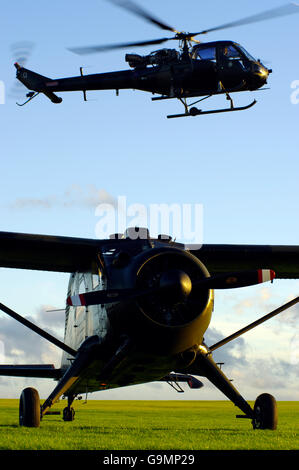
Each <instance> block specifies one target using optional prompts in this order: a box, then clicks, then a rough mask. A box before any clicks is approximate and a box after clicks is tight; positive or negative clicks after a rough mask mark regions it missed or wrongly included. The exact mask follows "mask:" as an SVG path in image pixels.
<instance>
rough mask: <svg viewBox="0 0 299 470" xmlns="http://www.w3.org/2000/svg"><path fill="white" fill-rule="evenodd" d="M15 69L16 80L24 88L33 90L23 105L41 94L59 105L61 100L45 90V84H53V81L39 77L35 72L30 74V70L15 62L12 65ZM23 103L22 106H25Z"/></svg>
mask: <svg viewBox="0 0 299 470" xmlns="http://www.w3.org/2000/svg"><path fill="white" fill-rule="evenodd" d="M14 65H15V67H16V69H17V79H18V80H19V81H20V82H21V83H23V85H25V87H26V88H28V89H29V90H33V92H34V93H32V92H30V93H27V95H26V96H27V98H29V99H28V100H27V101H26V102H25V103H28V101H30V100H31V99H33V98H34V97H35V96H37V94H39V93H43V94H44V95H45V96H46V97H47V98H49V100H51V101H52V103H61V102H62V98H60V97H59V96H57V95H55V94H54V93H53V92H52V91H49V90H48V89H46V87H47V84H48V83H49V82H52V81H53V82H55V80H51V79H50V78H48V77H45V76H44V75H39V74H38V73H36V72H32V70H28V69H25V68H24V67H21V66H20V65H19V64H18V63H17V62H16V63H15V64H14ZM25 103H24V104H25Z"/></svg>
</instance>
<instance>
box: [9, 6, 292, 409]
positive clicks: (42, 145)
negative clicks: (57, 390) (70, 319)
mask: <svg viewBox="0 0 299 470" xmlns="http://www.w3.org/2000/svg"><path fill="white" fill-rule="evenodd" d="M136 1H137V0H136ZM138 4H139V5H141V6H143V7H146V8H148V9H149V10H150V11H151V12H152V13H153V14H155V15H156V16H157V17H159V18H161V19H162V20H165V22H167V23H168V24H171V25H173V26H174V27H175V28H176V29H177V30H180V31H182V30H183V31H185V30H187V31H198V30H203V29H207V28H210V27H214V26H217V25H219V24H223V23H226V22H230V21H233V20H235V19H239V18H242V17H245V16H249V15H253V14H256V13H258V12H260V11H264V10H266V9H269V8H275V7H278V6H281V5H282V4H283V2H282V1H281V0H269V1H267V2H262V3H261V2H258V1H257V0H250V1H249V0H243V1H242V2H238V1H236V0H231V1H229V2H225V3H224V2H222V1H220V0H212V1H210V2H208V3H207V2H206V3H205V4H204V6H203V5H202V4H201V3H200V2H195V1H189V2H187V4H186V2H185V3H182V2H180V1H178V0H163V1H162V2H161V1H158V0H152V1H151V2H150V7H148V6H147V4H148V2H146V1H145V0H138ZM298 24H299V15H292V16H287V17H283V18H277V19H273V20H271V21H265V22H263V23H257V24H251V25H247V26H242V27H236V28H234V29H228V30H225V31H223V32H221V31H219V32H217V33H216V32H215V33H211V34H209V35H208V36H206V37H204V40H205V41H209V40H210V41H214V40H222V39H229V40H234V41H237V42H239V43H240V44H241V45H242V46H244V47H245V48H246V49H247V50H248V51H249V52H250V53H251V54H252V55H253V56H254V57H256V58H260V59H261V61H262V62H263V63H265V65H266V66H267V67H269V68H272V69H273V73H272V74H271V75H270V78H269V83H268V87H269V89H267V90H265V91H257V92H252V93H247V92H246V93H239V94H236V95H235V96H233V97H234V99H235V104H236V105H245V104H248V103H249V102H251V101H252V100H253V99H256V100H257V104H256V105H255V106H254V107H253V108H251V109H249V110H247V111H243V112H240V113H239V112H236V113H225V114H218V115H207V116H199V117H196V118H184V119H171V120H168V119H167V118H166V116H167V115H168V114H172V113H177V112H183V109H182V106H181V104H180V103H179V102H177V101H172V100H169V101H168V100H167V101H158V102H152V101H151V95H150V94H147V93H145V92H141V91H133V90H124V91H122V90H120V93H119V96H116V94H115V92H113V91H102V92H100V91H99V92H88V93H87V97H88V102H84V100H83V95H82V93H80V92H76V93H64V94H62V93H61V94H60V96H61V97H62V98H63V103H62V104H59V105H54V104H52V103H51V102H50V101H49V100H47V99H46V98H45V97H44V96H38V97H37V98H36V99H35V100H33V101H32V102H31V103H29V104H28V105H26V106H24V107H18V106H16V101H19V102H22V101H24V99H25V93H26V92H27V91H26V90H25V88H23V89H21V91H20V89H19V91H18V92H16V82H15V69H14V67H13V63H14V62H15V60H16V59H17V58H18V53H19V51H20V46H19V44H20V43H21V44H25V43H26V47H25V49H26V54H27V55H28V60H27V63H26V67H28V68H29V69H32V70H34V71H35V72H37V73H40V74H42V75H45V76H47V77H50V78H61V77H67V76H73V75H78V74H79V68H80V67H84V73H86V74H87V73H100V72H108V71H114V70H125V69H127V68H128V64H126V63H125V60H124V56H125V53H126V52H127V51H126V50H120V51H119V50H118V51H111V52H106V53H102V54H97V55H89V56H84V57H83V56H78V55H75V54H73V53H72V52H70V51H69V50H68V48H70V47H76V46H85V45H90V44H106V43H108V44H110V43H113V42H130V41H142V40H148V39H154V38H159V37H164V36H165V32H163V31H162V34H161V30H159V29H158V28H157V27H155V26H154V25H151V24H148V23H146V22H145V21H143V20H142V19H140V18H137V17H136V16H134V15H132V14H129V13H128V12H126V11H124V10H122V9H120V8H117V7H116V6H114V5H113V4H111V3H110V2H109V1H107V0H86V1H85V2H84V4H82V1H78V0H72V1H70V0H65V1H64V2H60V1H58V0H52V2H51V5H50V7H49V6H48V8H46V9H40V8H37V5H36V2H33V1H32V0H28V1H27V2H25V3H24V2H23V1H21V0H15V1H14V2H13V3H12V2H5V5H4V6H2V25H1V45H0V50H1V54H0V85H1V86H0V101H1V98H2V101H1V103H2V104H0V122H1V140H0V155H1V185H0V195H1V200H0V214H1V218H0V221H1V222H0V230H1V231H9V232H10V231H11V232H22V233H36V234H48V235H65V236H73V237H86V238H96V236H97V223H98V221H99V218H98V216H97V212H96V208H97V207H98V205H99V204H100V203H104V202H110V203H111V201H115V200H117V198H118V197H125V198H126V201H127V204H128V205H129V206H130V205H134V204H139V205H143V206H144V207H146V208H148V207H150V206H151V205H152V204H162V203H164V204H168V205H171V204H179V205H180V206H182V205H183V204H190V205H195V204H199V205H201V207H202V241H203V242H204V243H229V244H239V243H246V244H270V245H297V244H298V233H299V217H298V193H299V190H298V174H299V155H298V137H297V136H298V124H299V104H298V103H297V101H298V97H299V93H298V89H299V82H297V81H299V65H298V61H297V60H296V57H297V52H298V46H299V40H298ZM174 46H175V45H174V44H173V43H172V42H171V43H169V44H167V45H166V47H174ZM153 49H154V48H153V47H145V48H143V49H138V50H137V51H136V52H137V53H140V54H147V53H149V52H151V51H152V50H153ZM29 52H30V53H29ZM131 52H135V51H133V50H131ZM58 95H59V93H58ZM206 103H207V104H206V109H211V108H213V107H219V106H220V107H223V106H227V103H226V101H225V99H224V98H213V99H211V101H210V102H206ZM171 235H173V234H171ZM67 284H68V275H67V274H61V273H52V272H51V273H50V272H34V271H27V270H13V269H0V285H1V302H2V303H4V304H7V305H8V306H10V307H11V308H13V309H15V310H16V311H17V312H19V313H20V314H22V315H25V316H26V317H28V318H31V319H32V321H35V322H36V323H38V324H39V325H40V326H42V327H44V328H47V329H48V330H49V331H51V332H52V333H53V334H57V335H61V334H62V330H63V313H61V312H48V310H51V309H54V308H56V309H59V308H62V307H63V306H64V305H65V297H66V289H67ZM298 286H299V281H298V280H276V281H275V282H274V283H273V284H271V285H262V286H253V287H250V288H244V289H240V290H235V291H232V290H230V291H227V292H216V293H215V311H214V314H213V318H212V322H211V325H210V329H209V330H208V332H207V335H206V338H205V339H206V342H207V344H213V343H215V342H217V341H218V340H219V339H222V338H223V337H225V336H226V335H229V334H231V333H233V332H234V331H236V330H238V329H239V328H241V327H243V326H245V325H246V324H248V323H251V322H252V321H254V320H256V319H257V318H258V317H259V316H262V315H264V314H266V313H268V312H270V311H271V310H273V309H274V308H276V307H278V306H279V305H281V304H283V303H285V302H287V301H288V300H290V299H292V298H294V297H296V296H297V295H298ZM298 313H299V308H298V307H297V308H296V307H293V308H292V309H290V310H289V311H287V312H285V313H282V314H281V315H280V316H279V317H276V318H275V319H272V320H270V321H269V322H268V323H267V324H265V325H263V326H260V327H258V328H257V329H255V330H253V331H251V332H249V333H247V334H246V335H244V336H242V337H241V338H239V339H238V340H236V341H235V342H234V343H231V344H230V345H229V346H225V347H224V348H222V349H220V350H219V351H217V352H215V355H214V357H215V358H216V359H217V360H218V361H220V362H225V365H224V368H223V370H224V372H225V373H226V374H227V375H228V376H229V377H231V378H232V379H233V380H234V384H235V386H236V387H237V388H238V390H239V391H240V393H242V394H243V396H244V397H245V398H246V399H249V400H254V399H255V397H256V396H257V395H258V394H260V393H263V392H265V391H267V392H269V393H271V394H273V395H274V396H275V397H276V398H277V399H278V400H299V391H298V390H299V388H298V361H299V359H298V345H299V338H298V333H297V330H298ZM0 325H1V326H0V355H1V356H2V359H1V362H3V363H11V364H13V363H15V364H17V363H26V362H27V363H40V362H41V363H54V364H55V365H56V366H57V367H59V361H60V356H61V353H60V351H59V350H57V348H55V347H53V346H52V345H50V344H48V343H47V342H46V341H45V340H42V339H40V338H39V337H38V336H37V335H35V334H34V333H31V332H30V331H29V330H26V329H25V328H24V327H23V326H21V325H19V324H17V323H16V322H15V321H14V320H12V319H9V318H8V317H5V316H4V314H3V315H2V314H1V315H0ZM203 382H204V385H205V386H204V388H203V389H201V390H200V391H194V390H189V389H188V388H187V389H186V392H185V393H184V394H176V392H174V391H173V390H172V389H171V388H170V387H169V386H168V385H167V384H159V383H154V384H149V385H145V386H138V387H127V388H125V389H119V390H113V391H107V392H100V393H96V394H91V395H90V397H91V398H102V399H120V398H126V399H138V398H140V399H143V398H146V399H161V398H165V399H179V400H184V399H187V400H193V399H223V398H224V396H223V395H222V394H221V393H220V392H218V390H216V389H215V388H214V387H213V386H212V385H210V384H209V383H208V382H207V381H206V380H205V379H203ZM24 385H25V386H29V385H32V386H35V387H36V388H38V389H39V391H40V395H41V396H42V397H44V398H46V397H47V394H49V393H50V392H51V391H52V389H53V387H54V382H53V381H48V380H43V379H41V380H38V381H36V380H34V379H26V380H23V379H14V378H5V377H2V378H0V397H1V398H4V397H18V396H19V395H20V393H21V391H22V389H23V388H24Z"/></svg>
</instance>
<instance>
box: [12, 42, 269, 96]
mask: <svg viewBox="0 0 299 470" xmlns="http://www.w3.org/2000/svg"><path fill="white" fill-rule="evenodd" d="M226 50H229V53H230V55H228V56H225V51H226ZM126 59H127V61H128V62H129V64H130V66H131V67H132V68H133V70H121V71H115V72H108V73H100V74H92V75H83V73H82V69H81V75H79V76H75V77H68V78H59V79H48V78H47V77H43V76H42V75H38V74H35V73H34V72H31V71H29V70H27V69H24V68H22V67H19V68H17V78H18V79H19V80H20V81H21V82H22V83H23V84H24V85H25V86H27V87H28V88H29V89H30V90H33V91H35V92H41V93H45V94H47V93H50V94H51V93H55V92H66V91H84V92H85V91H90V90H117V91H118V90H121V89H136V90H141V91H146V92H150V93H153V94H160V95H162V96H166V97H169V98H180V97H188V96H190V97H191V96H205V95H213V94H218V93H227V92H234V91H246V90H256V89H258V88H260V87H262V86H263V85H264V84H265V83H266V82H267V78H268V75H269V73H270V72H271V71H270V70H268V69H266V68H265V67H264V66H263V65H262V64H261V63H260V62H259V61H256V60H255V59H253V58H252V57H251V56H249V54H248V53H246V51H245V50H244V49H243V48H242V49H241V46H239V45H237V44H236V43H233V42H231V41H217V42H213V43H205V44H204V45H199V46H195V47H194V48H193V49H192V52H191V53H190V54H189V53H188V54H187V55H186V54H184V52H183V53H182V54H181V55H179V54H178V53H177V51H176V50H174V49H161V50H159V51H155V52H153V53H152V54H150V55H149V56H144V57H142V56H138V55H133V54H129V55H127V56H126Z"/></svg>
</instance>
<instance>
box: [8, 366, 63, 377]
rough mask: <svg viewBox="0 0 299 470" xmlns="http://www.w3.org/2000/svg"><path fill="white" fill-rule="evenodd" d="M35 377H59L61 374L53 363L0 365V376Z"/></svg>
mask: <svg viewBox="0 0 299 470" xmlns="http://www.w3.org/2000/svg"><path fill="white" fill-rule="evenodd" d="M1 375H6V376H10V377H37V378H44V379H59V378H60V377H61V376H62V375H63V374H62V372H61V369H55V367H54V365H53V364H41V365H39V364H34V365H27V364H26V365H17V366H15V365H3V364H1V366H0V376H1Z"/></svg>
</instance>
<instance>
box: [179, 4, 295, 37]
mask: <svg viewBox="0 0 299 470" xmlns="http://www.w3.org/2000/svg"><path fill="white" fill-rule="evenodd" d="M294 13H299V5H297V4H296V3H288V4H287V5H283V6H281V7H278V8H272V9H271V10H266V11H263V12H262V13H257V14H255V15H251V16H247V17H246V18H242V19H240V20H237V21H232V22H230V23H225V24H223V25H221V26H216V27H215V28H210V29H206V30H204V31H200V32H199V33H190V34H188V37H193V36H197V35H198V34H207V33H211V32H213V31H219V30H221V29H227V28H233V27H235V26H243V25H246V24H250V23H257V22H259V21H266V20H271V19H273V18H279V17H281V16H287V15H292V14H294Z"/></svg>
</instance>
